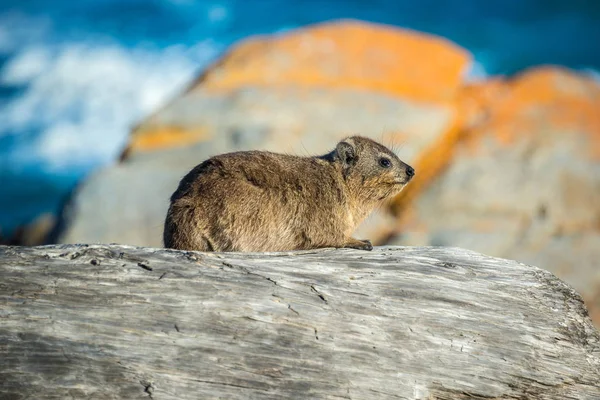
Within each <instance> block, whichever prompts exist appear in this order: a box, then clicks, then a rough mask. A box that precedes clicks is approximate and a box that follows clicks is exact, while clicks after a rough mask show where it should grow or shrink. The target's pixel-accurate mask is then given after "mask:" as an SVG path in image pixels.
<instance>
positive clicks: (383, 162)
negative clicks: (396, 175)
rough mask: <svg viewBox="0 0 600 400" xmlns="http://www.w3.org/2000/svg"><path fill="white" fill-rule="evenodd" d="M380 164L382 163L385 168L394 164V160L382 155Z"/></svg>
mask: <svg viewBox="0 0 600 400" xmlns="http://www.w3.org/2000/svg"><path fill="white" fill-rule="evenodd" d="M379 165H381V166H382V167H383V168H389V167H391V166H392V162H391V161H390V159H389V158H385V157H381V158H380V159H379Z"/></svg>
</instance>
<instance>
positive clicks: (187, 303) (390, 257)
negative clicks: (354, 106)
mask: <svg viewBox="0 0 600 400" xmlns="http://www.w3.org/2000/svg"><path fill="white" fill-rule="evenodd" d="M0 302H1V303H0V304H1V305H2V307H1V309H0V346H1V347H0V350H1V353H0V357H1V361H0V399H3V400H4V399H55V398H56V399H58V398H61V399H62V398H65V399H84V398H85V399H144V398H146V399H147V398H153V399H210V398H225V399H262V398H273V399H276V398H316V399H321V398H327V399H341V398H343V399H384V398H396V399H473V398H475V399H489V398H494V399H496V398H498V399H561V400H562V399H600V347H599V346H600V345H599V334H598V331H596V330H595V329H594V327H593V325H592V324H591V322H590V320H589V318H588V316H587V312H586V309H585V306H584V304H583V302H582V300H581V298H580V296H579V295H578V294H577V293H576V292H575V291H573V290H572V289H571V288H570V287H569V286H567V285H566V284H564V283H563V282H562V281H560V280H559V279H558V278H556V277H555V276H553V275H552V274H550V273H549V272H546V271H544V270H541V269H539V268H536V267H532V266H527V265H524V264H520V263H517V262H514V261H510V260H503V259H498V258H492V257H488V256H484V255H481V254H478V253H474V252H471V251H467V250H463V249H458V248H436V247H428V248H425V247H419V248H406V247H392V248H387V247H385V248H383V247H380V248H375V249H374V251H372V252H365V251H357V250H346V249H339V250H335V249H324V250H318V251H306V252H296V253H277V254H239V253H238V254H236V253H230V254H215V253H213V254H205V253H194V252H180V251H170V250H164V249H152V248H137V247H130V246H118V245H110V246H109V245H89V246H88V245H61V246H44V247H21V248H19V247H0Z"/></svg>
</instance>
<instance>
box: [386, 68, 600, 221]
mask: <svg viewBox="0 0 600 400" xmlns="http://www.w3.org/2000/svg"><path fill="white" fill-rule="evenodd" d="M454 107H455V109H456V114H455V118H454V121H453V123H452V124H451V125H450V126H449V128H448V130H447V131H446V132H444V133H443V134H442V135H440V138H439V139H438V140H437V141H436V142H435V143H434V144H433V145H432V146H430V147H429V149H427V150H426V151H424V152H423V153H422V154H421V155H420V156H419V157H418V159H417V161H416V163H415V169H416V170H417V174H419V175H418V177H419V179H415V180H414V182H412V183H411V185H409V186H407V187H406V189H405V190H404V191H403V192H402V193H400V194H399V195H398V196H397V198H395V199H394V201H393V202H392V203H391V208H392V211H393V212H394V214H396V215H398V216H400V215H401V213H402V212H403V211H404V210H408V209H409V205H410V203H411V202H412V201H413V199H414V198H416V197H417V196H418V194H419V193H421V192H422V191H423V190H424V189H425V188H426V187H427V186H428V185H429V184H430V183H431V182H433V181H434V180H435V179H436V178H437V177H438V176H439V175H440V173H442V172H443V170H444V168H445V167H446V166H447V165H449V164H450V162H451V159H452V157H453V154H454V150H455V147H456V145H457V143H458V142H459V141H464V144H465V147H467V148H471V149H472V151H480V150H479V149H480V148H481V146H480V145H479V141H480V140H482V139H483V138H484V137H486V135H488V134H490V135H491V136H492V137H494V138H495V139H496V140H497V141H498V143H500V144H501V145H505V146H510V145H511V144H513V143H514V142H515V141H517V140H518V139H519V138H520V137H522V135H538V136H540V137H539V138H537V139H536V142H541V141H543V140H552V139H551V137H550V132H552V135H557V134H578V135H584V136H587V138H588V144H589V147H588V149H589V156H590V157H592V158H593V159H600V84H599V83H598V82H597V81H594V80H593V79H592V78H589V77H585V76H583V75H579V74H575V73H573V72H570V71H568V70H566V69H561V68H557V67H540V68H534V69H531V70H528V71H526V72H524V73H523V74H520V75H518V76H516V77H515V78H513V79H510V80H505V79H501V78H493V79H490V80H488V81H484V82H480V83H475V84H467V85H465V86H464V87H462V88H461V90H459V91H458V92H457V95H456V97H455V102H454ZM543 132H549V133H548V135H544V134H543ZM543 136H546V139H544V137H543Z"/></svg>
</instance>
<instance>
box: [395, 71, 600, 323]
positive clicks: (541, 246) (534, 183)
mask: <svg viewBox="0 0 600 400" xmlns="http://www.w3.org/2000/svg"><path fill="white" fill-rule="evenodd" d="M488 89H489V88H488ZM493 90H494V95H493V96H491V97H489V98H487V99H485V100H484V104H483V105H484V106H483V107H481V108H480V112H481V115H479V119H478V120H477V121H476V122H474V123H473V125H472V126H471V127H469V129H468V130H467V131H466V132H465V135H464V140H462V141H461V142H460V143H459V144H458V145H456V146H455V148H454V158H453V161H452V163H451V165H450V166H449V167H448V168H447V170H445V171H444V172H443V173H442V174H441V175H440V176H439V178H438V179H437V180H436V181H435V182H434V183H433V184H432V185H431V186H430V187H429V188H427V189H426V190H425V191H424V192H423V193H422V194H421V195H420V196H419V197H418V199H417V200H416V201H415V203H414V207H413V208H412V209H411V210H410V211H409V212H407V213H405V214H403V215H402V223H401V226H402V232H401V234H400V235H399V236H398V237H396V238H395V239H394V240H392V243H394V244H403V245H441V246H460V247H465V248H469V249H472V250H475V251H479V252H484V253H487V254H489V255H493V256H499V257H509V258H513V259H517V260H519V261H522V262H524V263H529V264H533V265H544V267H545V268H547V269H548V270H550V271H552V272H553V273H555V274H557V275H558V276H560V277H561V278H563V279H565V280H566V281H568V282H569V283H570V284H572V285H573V286H574V287H575V288H576V289H577V290H578V291H579V292H580V293H582V295H583V296H584V298H585V299H586V302H587V303H588V306H589V308H590V311H591V312H592V314H593V316H594V317H595V320H596V322H597V323H600V85H599V84H598V82H595V81H593V80H592V79H590V78H586V77H584V76H579V75H576V74H574V73H572V72H569V71H566V70H563V69H558V68H549V67H544V68H537V69H532V70H529V71H526V72H525V73H523V74H521V75H519V76H517V77H515V78H513V79H510V80H508V81H506V82H503V83H502V84H501V85H496V86H495V87H494V89H493ZM486 101H487V104H486V103H485V102H486Z"/></svg>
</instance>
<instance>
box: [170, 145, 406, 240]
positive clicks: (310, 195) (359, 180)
mask: <svg viewBox="0 0 600 400" xmlns="http://www.w3.org/2000/svg"><path fill="white" fill-rule="evenodd" d="M414 174H415V170H414V169H413V168H412V167H411V166H409V165H407V164H405V163H404V162H402V161H401V160H400V159H399V158H398V157H397V156H396V155H395V154H394V153H393V152H392V151H390V150H389V149H388V148H386V147H385V146H383V145H381V144H379V143H377V142H375V141H373V140H371V139H368V138H366V137H361V136H353V137H350V138H347V139H345V140H343V141H341V142H340V143H338V144H337V146H336V148H335V150H333V151H332V152H330V153H328V154H326V155H323V156H318V157H299V156H292V155H284V154H276V153H272V152H266V151H243V152H235V153H228V154H222V155H219V156H215V157H212V158H210V159H208V160H206V161H204V162H203V163H202V164H200V165H198V166H196V167H195V168H194V169H192V170H191V171H190V172H189V173H188V174H187V175H186V176H185V177H184V178H183V179H182V180H181V182H180V183H179V187H178V188H177V190H176V191H175V193H173V195H172V196H171V204H170V207H169V211H168V213H167V217H166V221H165V227H164V244H165V247H168V248H174V249H181V250H199V251H243V252H260V251H287V250H301V249H314V248H320V247H350V248H355V249H363V250H372V248H373V247H372V245H371V242H370V241H368V240H357V239H354V238H353V237H352V236H351V235H352V233H353V232H354V230H355V229H356V228H357V226H358V225H359V224H360V223H361V222H362V221H363V220H364V218H365V217H366V216H367V215H368V214H369V213H370V212H371V211H372V210H373V209H374V208H375V207H377V205H378V204H379V203H380V202H381V201H382V200H385V199H387V198H389V197H390V196H394V195H395V194H398V193H399V192H400V191H401V190H402V188H403V187H404V186H405V185H406V184H407V183H408V182H409V181H410V180H411V178H412V177H413V176H414Z"/></svg>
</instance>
